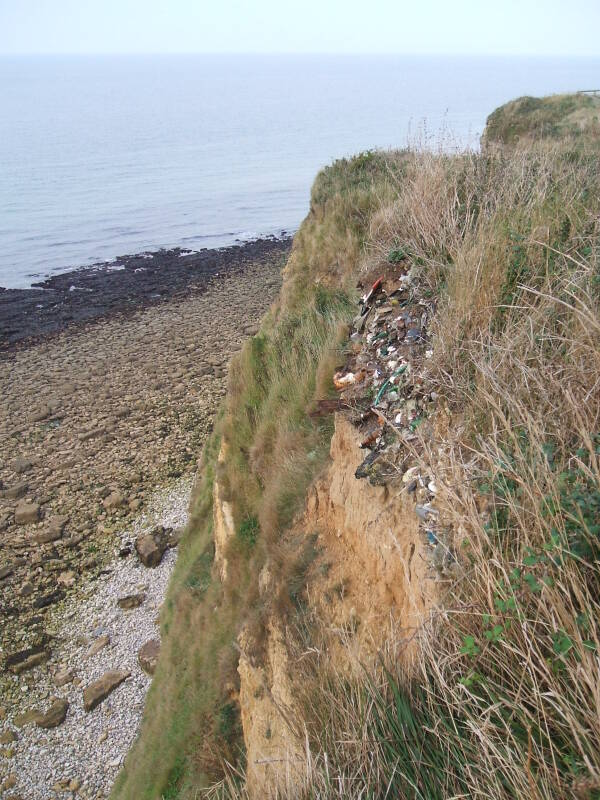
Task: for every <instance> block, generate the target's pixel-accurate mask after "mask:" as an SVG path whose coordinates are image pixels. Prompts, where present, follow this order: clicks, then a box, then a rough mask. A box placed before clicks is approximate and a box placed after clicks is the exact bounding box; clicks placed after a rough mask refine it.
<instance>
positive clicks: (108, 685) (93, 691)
mask: <svg viewBox="0 0 600 800" xmlns="http://www.w3.org/2000/svg"><path fill="white" fill-rule="evenodd" d="M130 675H131V672H129V670H120V669H111V670H109V671H108V672H105V673H104V675H103V676H102V677H101V678H98V680H97V681H94V682H93V683H90V685H89V686H86V687H85V689H84V690H83V707H84V708H85V710H86V711H93V709H94V708H96V706H99V705H100V703H102V701H103V700H106V698H107V697H108V695H109V694H110V693H111V692H114V690H115V689H116V688H117V686H120V685H121V684H122V683H123V681H125V680H127V678H128V677H129V676H130Z"/></svg>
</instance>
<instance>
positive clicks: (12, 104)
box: [0, 55, 600, 288]
mask: <svg viewBox="0 0 600 800" xmlns="http://www.w3.org/2000/svg"><path fill="white" fill-rule="evenodd" d="M598 75H600V59H565V58H541V57H537V58H514V57H511V58H508V57H507V58H500V57H475V56H473V57H456V56H452V57H451V56H435V57H434V56H340V55H337V56H327V55H323V56H308V55H307V56H293V55H287V56H265V55H261V56H258V55H256V56H252V55H237V56H233V55H232V56H224V55H223V56H221V55H210V56H209V55H202V56H200V55H172V56H171V55H168V56H167V55H161V56H4V57H1V58H0V100H1V103H2V108H3V112H4V113H3V115H2V117H1V118H0V142H1V158H0V173H1V174H0V179H1V186H2V192H1V196H0V286H2V287H6V288H26V287H28V286H31V284H32V283H33V282H35V281H36V280H40V279H42V278H44V277H46V276H48V275H52V274H55V273H57V272H63V271H66V270H69V269H73V268H75V267H79V266H85V265H91V264H95V263H98V262H101V261H111V260H113V259H115V258H117V257H119V256H121V255H125V254H132V253H139V252H144V251H153V250H157V249H160V248H172V247H182V248H185V249H188V250H192V251H193V250H198V249H201V248H206V247H208V248H215V247H222V246H227V245H230V244H233V243H236V242H239V241H247V240H249V239H253V238H258V237H261V236H266V235H280V234H281V233H282V232H283V231H286V232H294V231H295V230H296V229H297V227H298V226H299V224H300V222H301V221H302V219H303V217H304V216H305V215H306V213H307V211H308V208H309V199H310V187H311V184H312V181H313V180H314V177H315V175H316V173H317V172H318V170H319V169H321V168H322V167H324V166H325V165H327V164H329V163H331V162H332V161H333V160H335V159H336V158H340V157H344V156H350V155H352V154H354V153H356V152H360V151H363V150H369V149H388V148H401V147H406V146H409V145H415V146H423V147H432V148H439V147H442V148H446V149H456V148H458V149H460V148H465V147H471V148H476V147H477V146H478V141H479V136H480V135H481V132H482V130H483V127H484V125H485V120H486V118H487V116H488V115H489V114H490V113H491V112H492V111H493V110H494V108H496V107H497V106H498V105H500V104H502V103H504V102H506V101H507V100H510V99H512V98H514V97H517V96H520V95H525V94H529V95H545V94H551V93H560V92H567V91H578V90H585V89H594V88H597V87H596V86H594V85H593V84H594V83H595V82H596V81H597V77H598Z"/></svg>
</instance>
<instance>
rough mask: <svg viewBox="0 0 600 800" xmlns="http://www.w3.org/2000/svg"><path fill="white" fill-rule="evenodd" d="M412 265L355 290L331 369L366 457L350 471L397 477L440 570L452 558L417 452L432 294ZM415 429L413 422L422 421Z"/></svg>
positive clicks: (430, 399)
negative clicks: (346, 333) (355, 307)
mask: <svg viewBox="0 0 600 800" xmlns="http://www.w3.org/2000/svg"><path fill="white" fill-rule="evenodd" d="M418 277H419V273H418V267H416V266H415V265H412V266H411V268H410V269H409V270H408V271H405V270H402V269H395V270H391V271H388V272H386V275H385V277H383V276H382V277H380V278H378V279H377V280H376V281H375V283H374V284H373V285H372V287H371V289H370V290H369V291H368V292H367V293H366V294H365V295H364V296H363V297H362V298H361V301H360V313H359V314H358V315H357V316H356V317H355V319H354V321H353V326H352V333H351V336H350V343H351V344H350V354H349V358H348V360H347V362H346V364H345V366H344V368H343V369H342V370H341V371H340V372H337V373H336V374H335V375H334V385H335V387H336V389H337V390H338V392H339V401H338V407H339V408H344V409H346V410H347V413H348V416H349V417H350V419H351V421H352V422H353V424H354V425H355V426H356V427H357V428H358V430H359V431H360V433H361V443H360V447H361V448H362V449H363V450H364V451H365V458H364V460H363V461H362V463H361V464H360V466H359V467H358V469H357V470H356V473H355V475H356V478H359V479H366V480H368V481H369V483H370V484H372V485H373V486H384V485H389V484H400V485H402V487H403V489H404V490H405V491H406V492H407V493H408V494H409V495H411V496H412V497H413V498H414V500H415V513H416V515H417V517H418V518H419V521H420V524H421V527H422V529H423V532H424V535H425V536H426V537H427V542H428V544H429V545H430V546H431V547H432V549H433V553H432V563H433V566H434V567H435V568H436V569H437V570H438V572H440V573H444V572H446V571H448V570H450V571H451V570H452V568H453V566H454V565H455V559H454V556H453V555H452V551H451V548H450V546H449V543H448V541H447V539H448V538H449V536H448V535H447V534H444V532H443V531H442V530H441V528H440V525H439V512H438V511H437V510H436V509H435V506H434V503H435V496H436V493H437V487H436V485H435V481H434V479H433V477H432V476H430V475H427V474H423V468H422V466H415V465H416V464H419V463H422V460H421V459H420V458H419V456H420V454H421V453H422V450H423V444H422V442H423V438H422V436H421V435H420V434H424V433H425V431H426V428H427V419H428V417H430V416H431V414H432V412H433V410H434V408H435V404H436V400H437V395H436V393H435V392H431V391H429V390H428V388H427V385H426V381H425V378H424V377H423V372H424V365H425V362H426V361H427V359H429V358H431V356H432V355H433V350H432V349H431V346H430V342H429V336H428V326H429V324H430V322H431V319H432V318H433V315H434V313H435V301H434V300H433V299H428V298H426V297H425V296H424V293H423V292H422V291H421V286H420V284H419V280H418ZM422 425H423V426H424V427H423V428H421V430H419V431H418V433H417V429H418V428H420V427H421V426H422Z"/></svg>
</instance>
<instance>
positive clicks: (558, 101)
mask: <svg viewBox="0 0 600 800" xmlns="http://www.w3.org/2000/svg"><path fill="white" fill-rule="evenodd" d="M590 137H594V138H596V139H597V138H598V137H600V97H597V96H594V95H587V94H556V95H551V96H550V97H519V98H518V99H517V100H512V101H511V102H510V103H506V104H505V105H503V106H500V108H497V109H496V110H495V111H494V112H493V113H492V114H490V116H489V117H488V120H487V126H486V130H485V135H484V143H485V144H486V145H493V144H496V145H515V144H517V143H518V142H519V141H521V143H522V144H523V143H524V144H527V143H528V142H531V140H540V139H552V140H558V139H562V140H564V139H565V138H572V139H574V140H578V139H581V138H584V139H586V140H588V141H589V139H590Z"/></svg>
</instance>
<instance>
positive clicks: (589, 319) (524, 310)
mask: <svg viewBox="0 0 600 800" xmlns="http://www.w3.org/2000/svg"><path fill="white" fill-rule="evenodd" d="M552 102H554V101H552ZM565 109H566V111H567V112H568V113H569V114H570V113H571V111H570V110H569V109H570V106H569V105H568V104H567V105H566V106H565ZM511 113H512V112H511ZM496 119H498V117H496ZM537 120H538V117H537V116H534V117H532V118H531V123H532V125H533V127H534V128H536V126H537ZM559 127H560V124H559ZM536 130H537V128H536ZM495 135H496V134H495ZM508 140H509V141H512V138H511V136H509V137H508ZM574 144H576V146H574ZM595 147H596V139H595V133H594V131H593V130H592V131H591V133H590V135H589V136H578V137H577V142H576V143H574V141H573V138H572V137H569V138H568V140H563V139H559V140H558V141H557V142H556V143H553V144H550V145H549V144H548V143H538V144H532V145H531V146H529V147H528V148H527V149H524V148H519V149H518V150H517V149H508V148H506V147H505V148H504V149H503V150H497V151H496V152H487V153H485V154H484V155H477V154H471V155H464V156H455V157H444V156H434V155H428V154H402V155H398V156H390V157H386V158H384V157H383V156H372V155H371V156H361V157H358V158H357V159H355V160H353V161H351V162H341V163H339V164H336V165H334V167H332V168H330V169H329V170H327V171H325V172H324V173H323V174H321V175H320V176H319V178H318V179H317V182H316V184H315V187H314V189H313V201H312V208H311V213H310V214H309V216H308V218H307V220H306V221H305V223H304V224H303V226H302V229H301V231H300V232H299V234H298V236H297V238H296V242H295V246H294V251H293V253H292V256H291V258H290V262H289V265H288V267H287V275H286V284H285V288H284V292H283V299H282V303H281V305H280V307H279V308H277V309H275V310H274V312H273V313H272V314H271V316H270V317H269V319H268V320H267V322H266V324H265V326H264V327H263V331H262V332H261V335H259V336H258V337H256V338H255V339H253V340H252V342H251V343H249V344H248V345H247V347H246V348H245V350H244V352H243V354H242V356H241V358H240V359H239V360H238V361H237V362H236V363H235V364H234V366H233V369H232V378H231V393H230V397H229V400H228V406H227V408H226V409H225V412H224V415H223V418H222V420H221V423H220V426H219V427H218V431H217V433H216V434H215V438H214V439H213V441H212V443H211V446H210V448H209V449H208V451H207V453H206V454H205V463H206V466H205V468H204V471H203V474H202V478H201V481H200V485H199V488H198V490H197V493H196V501H195V511H194V518H193V521H192V523H191V524H190V526H189V529H188V533H187V537H186V540H185V542H184V544H183V546H182V552H181V554H180V557H179V559H178V564H177V568H176V573H175V575H174V578H173V580H172V584H171V588H170V592H169V598H168V602H167V608H166V611H165V616H164V621H163V636H164V640H165V646H164V649H165V654H164V656H163V657H162V658H161V663H160V665H159V670H158V673H157V676H156V679H155V681H154V684H153V687H152V690H151V693H150V695H149V700H148V706H147V711H146V715H145V722H144V727H143V730H142V735H141V738H140V740H139V742H138V744H137V745H136V747H135V748H134V750H133V751H132V754H131V755H130V757H129V759H128V762H127V765H126V769H125V771H124V773H123V775H122V776H121V779H120V781H119V783H118V785H117V787H116V789H115V792H114V796H115V797H118V798H136V800H137V799H138V798H156V797H159V796H160V793H161V792H162V793H163V796H164V797H171V798H174V797H182V798H183V797H194V796H195V790H196V789H197V788H199V787H200V786H203V785H205V784H206V782H207V781H209V780H211V779H217V778H219V776H220V772H221V759H223V758H227V759H229V760H230V761H231V762H233V763H237V764H238V765H239V766H241V767H243V757H240V754H239V750H238V746H239V725H238V721H237V714H236V707H235V702H234V699H235V691H236V673H235V666H236V651H235V648H234V646H233V643H234V639H235V635H236V633H237V631H238V630H239V626H240V624H241V622H242V621H249V622H250V624H252V625H253V626H254V627H255V630H256V631H257V632H259V631H260V627H261V623H262V618H261V613H262V609H261V608H260V604H259V603H258V600H257V592H256V589H255V583H256V576H257V574H258V570H259V569H260V566H261V564H262V563H263V560H264V558H265V553H266V551H267V550H271V552H273V551H275V550H276V547H275V544H276V542H277V541H278V540H279V537H280V535H281V531H282V530H283V529H284V528H285V526H286V525H287V524H288V522H289V520H290V518H291V516H292V515H293V513H294V510H295V509H296V508H297V507H298V504H299V503H301V501H302V496H303V493H304V490H305V487H306V485H307V483H308V481H309V480H310V479H311V476H312V475H313V474H314V473H315V472H316V471H317V470H318V469H319V465H320V464H321V463H322V462H323V459H324V458H325V454H326V449H327V442H328V438H329V436H330V430H329V428H328V426H327V424H326V423H323V424H322V425H321V426H320V427H314V426H313V425H312V424H310V423H309V422H308V421H307V419H306V415H305V411H306V409H307V408H308V407H310V405H311V403H312V402H313V400H314V399H315V398H316V397H318V396H322V395H323V394H325V393H326V392H327V391H328V390H329V388H330V387H329V379H330V376H331V372H332V369H333V365H334V363H335V361H336V358H337V352H336V351H337V347H338V346H339V343H340V342H341V340H342V337H343V331H342V329H341V327H340V325H341V324H342V323H343V322H344V321H345V320H346V319H347V316H348V304H347V296H348V293H349V291H350V289H351V287H352V283H353V278H354V277H355V275H356V271H357V267H358V263H359V259H360V257H361V250H362V248H363V245H365V244H366V253H367V254H368V256H367V257H368V258H369V259H371V260H372V261H373V262H374V261H376V260H377V259H380V258H381V257H382V255H385V254H387V253H388V252H389V251H390V249H392V248H397V247H402V249H403V250H404V251H405V252H408V253H410V254H411V260H412V261H413V263H415V264H417V265H419V266H420V267H421V272H422V277H423V280H425V281H427V282H428V283H429V286H430V291H431V292H434V293H436V294H437V295H438V297H439V312H438V318H437V330H436V333H435V338H434V341H433V345H434V358H433V359H432V361H431V362H430V369H429V372H428V374H427V376H426V380H427V383H428V385H429V386H430V387H431V388H435V390H436V391H437V392H438V394H439V395H440V409H443V408H446V409H447V414H448V415H449V422H450V424H449V426H448V427H447V430H448V433H447V434H446V435H445V437H444V438H443V439H441V440H440V441H437V442H434V443H426V445H427V446H428V447H429V448H430V463H431V464H437V467H436V479H437V481H438V483H439V484H440V485H442V486H443V487H445V488H444V491H442V492H441V499H440V504H441V507H442V511H443V514H444V519H445V521H446V522H447V524H448V525H451V526H452V527H453V528H454V530H455V532H456V534H457V539H456V544H457V548H458V557H459V560H460V563H461V564H462V567H463V573H462V577H461V578H460V579H459V580H458V581H457V582H456V584H455V585H454V586H452V587H451V588H450V594H449V597H448V608H447V614H446V615H445V617H444V618H443V620H440V619H439V618H436V621H434V622H432V625H431V628H430V629H427V630H425V631H423V658H422V663H421V670H420V673H419V675H418V676H417V677H416V678H415V677H413V678H412V679H411V682H410V683H409V684H407V683H406V680H405V678H404V677H403V676H401V675H398V674H396V672H395V668H394V665H393V663H392V662H390V663H389V664H388V666H389V670H388V671H387V672H386V671H385V670H384V669H383V668H382V670H381V671H380V672H379V673H378V674H374V675H371V676H369V677H368V678H365V680H364V681H361V682H360V683H355V684H348V682H347V681H346V680H345V679H344V678H342V677H340V676H338V675H336V674H335V671H331V670H328V668H327V660H326V658H324V657H323V654H321V656H320V657H319V658H318V659H315V660H314V661H313V660H311V658H308V657H307V658H304V660H303V664H304V669H305V680H304V684H303V685H304V692H305V695H306V696H305V697H304V698H303V699H304V706H305V709H306V711H305V721H306V723H307V727H308V729H309V730H310V731H311V732H312V733H311V739H310V748H311V759H310V761H309V762H307V769H306V786H305V791H304V792H303V796H306V797H307V798H308V797H315V798H316V797H323V798H324V797H331V798H332V797H340V798H341V797H353V796H359V793H360V792H361V791H363V794H362V795H360V796H365V797H379V796H384V791H385V787H391V788H390V791H391V795H389V796H395V797H396V796H397V797H411V798H413V797H414V798H423V800H431V799H434V800H435V798H439V799H440V800H442V799H443V798H447V797H455V796H463V797H464V796H468V797H479V796H481V797H493V798H521V797H533V798H540V800H541V798H548V797H556V798H563V797H569V798H590V800H596V798H598V797H600V755H599V754H600V723H599V722H598V720H599V719H600V713H599V711H600V708H599V702H600V701H599V700H598V698H599V697H600V680H599V674H598V660H597V654H598V648H599V647H600V631H599V630H598V625H599V622H598V620H599V619H600V615H599V614H598V612H599V611H600V608H599V597H600V572H599V569H598V564H599V560H598V556H599V553H600V548H599V547H598V541H599V533H600V531H599V530H598V527H597V519H598V515H599V513H600V469H599V453H600V440H599V439H598V436H599V435H600V393H599V392H598V386H599V385H600V358H599V356H598V353H600V321H599V320H600V308H599V292H598V287H599V282H600V269H599V264H598V257H599V255H600V242H599V230H598V214H599V212H600V175H599V170H598V151H597V149H595ZM315 280H316V281H317V282H318V283H317V284H316V285H315ZM292 342H296V343H297V344H298V345H299V347H298V354H297V355H292V352H293V347H292ZM440 413H442V412H441V411H440ZM221 431H225V432H226V435H227V438H228V439H229V440H230V456H229V458H228V460H227V463H226V465H225V467H224V468H223V474H222V475H221V476H220V478H221V480H222V481H223V485H224V486H225V487H226V488H227V489H228V491H229V494H230V498H231V500H232V501H233V503H234V507H235V513H236V519H237V521H238V525H239V531H240V535H239V537H238V541H237V542H236V543H235V545H234V547H233V548H232V552H231V554H230V558H231V563H232V569H233V570H234V574H235V575H236V580H235V581H234V582H233V583H234V584H235V587H236V589H235V591H229V592H227V593H223V591H222V589H221V587H220V585H219V584H218V583H216V582H215V581H213V580H212V578H211V574H210V559H211V557H212V550H211V541H210V539H211V499H210V498H211V485H212V473H213V469H214V461H215V454H216V450H217V445H218V436H219V435H220V432H221ZM438 448H441V450H440V451H439V452H441V454H442V458H441V461H440V460H439V454H438ZM425 452H426V453H427V447H426V451H425ZM282 453H285V454H286V456H288V455H289V457H286V458H281V454H282ZM444 498H445V499H444ZM255 534H257V536H256V537H255ZM255 538H256V541H254V539H255ZM280 561H281V569H282V570H289V569H291V570H292V571H293V569H294V564H293V560H291V566H290V559H289V558H287V559H286V558H282V559H280ZM284 601H285V598H282V606H281V611H282V613H289V611H288V610H287V608H286V606H285V602H284ZM258 638H259V637H258ZM316 644H317V646H316V647H315V652H316V651H318V643H316ZM390 650H392V651H393V642H391V643H390ZM305 655H306V654H305ZM323 719H326V724H322V721H323ZM324 753H327V759H326V760H325V759H324V758H323V754H324ZM234 793H235V792H234ZM289 796H290V797H298V796H299V795H298V790H297V788H296V789H294V791H293V792H291V793H290V795H289Z"/></svg>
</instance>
